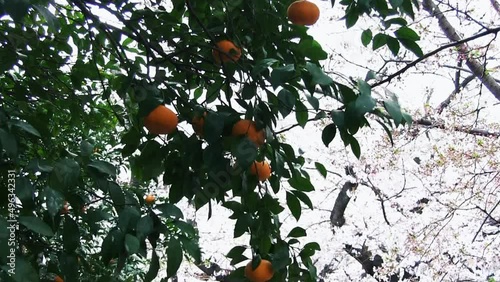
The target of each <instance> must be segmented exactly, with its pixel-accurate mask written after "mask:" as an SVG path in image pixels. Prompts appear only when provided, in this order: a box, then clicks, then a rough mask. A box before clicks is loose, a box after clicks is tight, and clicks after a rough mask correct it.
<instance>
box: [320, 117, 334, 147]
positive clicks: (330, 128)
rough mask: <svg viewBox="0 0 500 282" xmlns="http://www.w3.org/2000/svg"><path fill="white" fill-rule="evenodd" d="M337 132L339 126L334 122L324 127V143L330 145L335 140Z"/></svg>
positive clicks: (322, 135)
mask: <svg viewBox="0 0 500 282" xmlns="http://www.w3.org/2000/svg"><path fill="white" fill-rule="evenodd" d="M336 133H337V128H336V127H335V124H334V123H332V124H329V125H327V126H326V127H325V128H324V129H323V132H322V133H321V140H322V141H323V144H325V146H326V147H328V145H330V143H331V142H332V141H333V139H334V138H335V134H336Z"/></svg>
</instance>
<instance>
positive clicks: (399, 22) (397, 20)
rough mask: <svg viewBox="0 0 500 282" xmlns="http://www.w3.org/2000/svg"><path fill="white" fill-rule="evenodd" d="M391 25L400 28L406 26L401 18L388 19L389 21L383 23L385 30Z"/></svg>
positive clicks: (406, 23) (405, 22)
mask: <svg viewBox="0 0 500 282" xmlns="http://www.w3.org/2000/svg"><path fill="white" fill-rule="evenodd" d="M393 24H395V25H400V26H406V25H408V22H407V21H406V20H405V19H403V18H393V19H389V20H386V21H384V26H385V27H386V28H389V27H390V26H391V25H393Z"/></svg>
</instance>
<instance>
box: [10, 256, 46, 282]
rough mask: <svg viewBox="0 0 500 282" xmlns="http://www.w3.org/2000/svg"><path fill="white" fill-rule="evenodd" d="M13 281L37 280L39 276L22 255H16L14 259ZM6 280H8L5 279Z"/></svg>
mask: <svg viewBox="0 0 500 282" xmlns="http://www.w3.org/2000/svg"><path fill="white" fill-rule="evenodd" d="M15 264H16V268H15V273H14V276H13V278H14V281H16V282H38V281H40V276H39V275H38V271H36V270H35V269H34V268H33V266H32V265H31V263H30V262H29V261H28V260H27V259H26V258H24V257H19V256H18V257H16V259H15ZM7 281H8V280H7Z"/></svg>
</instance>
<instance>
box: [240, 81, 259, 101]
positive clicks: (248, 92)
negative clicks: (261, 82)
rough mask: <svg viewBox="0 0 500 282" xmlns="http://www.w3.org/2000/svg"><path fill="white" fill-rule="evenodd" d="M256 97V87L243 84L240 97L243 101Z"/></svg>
mask: <svg viewBox="0 0 500 282" xmlns="http://www.w3.org/2000/svg"><path fill="white" fill-rule="evenodd" d="M255 95H257V86H256V85H255V84H250V83H245V85H244V86H243V91H242V93H241V96H242V97H243V99H246V100H249V99H252V98H253V97H255Z"/></svg>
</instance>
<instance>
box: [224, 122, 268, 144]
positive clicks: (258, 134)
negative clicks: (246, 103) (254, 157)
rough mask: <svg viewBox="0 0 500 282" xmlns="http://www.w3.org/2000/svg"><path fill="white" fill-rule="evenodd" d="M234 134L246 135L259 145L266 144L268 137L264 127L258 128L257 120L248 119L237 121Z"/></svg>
mask: <svg viewBox="0 0 500 282" xmlns="http://www.w3.org/2000/svg"><path fill="white" fill-rule="evenodd" d="M232 135H233V136H241V135H245V136H246V137H248V139H250V140H251V141H252V142H254V143H255V145H257V147H259V146H262V145H264V142H265V139H266V137H265V131H264V130H263V129H261V130H257V127H256V126H255V122H253V121H251V120H248V119H243V120H240V121H238V122H236V123H235V124H234V126H233V130H232Z"/></svg>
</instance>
